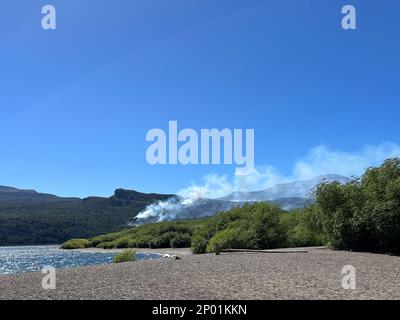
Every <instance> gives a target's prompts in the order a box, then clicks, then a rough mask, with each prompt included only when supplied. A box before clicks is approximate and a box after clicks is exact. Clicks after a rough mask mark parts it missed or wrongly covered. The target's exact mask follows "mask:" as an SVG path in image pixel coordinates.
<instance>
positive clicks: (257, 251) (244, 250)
mask: <svg viewBox="0 0 400 320" xmlns="http://www.w3.org/2000/svg"><path fill="white" fill-rule="evenodd" d="M221 251H222V252H255V253H307V252H308V250H305V249H297V250H296V249H288V250H285V249H271V250H253V249H223V250H221Z"/></svg>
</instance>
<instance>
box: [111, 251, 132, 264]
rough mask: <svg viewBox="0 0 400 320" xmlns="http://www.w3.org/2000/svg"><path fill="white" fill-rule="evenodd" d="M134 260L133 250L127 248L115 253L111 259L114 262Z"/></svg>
mask: <svg viewBox="0 0 400 320" xmlns="http://www.w3.org/2000/svg"><path fill="white" fill-rule="evenodd" d="M135 260H136V254H135V251H133V250H131V249H127V250H124V251H122V252H121V253H120V254H118V255H116V256H115V257H114V259H113V262H114V263H121V262H130V261H135Z"/></svg>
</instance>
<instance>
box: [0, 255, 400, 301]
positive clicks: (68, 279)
mask: <svg viewBox="0 0 400 320" xmlns="http://www.w3.org/2000/svg"><path fill="white" fill-rule="evenodd" d="M167 251H168V250H164V251H163V252H162V253H166V252H167ZM170 251H171V250H170ZM170 253H172V254H176V255H178V256H179V257H180V258H181V259H179V260H176V259H174V258H163V259H158V260H148V261H136V262H128V263H121V264H108V265H97V266H87V267H78V268H72V269H64V270H57V278H56V279H57V283H56V289H54V290H44V289H43V288H42V286H41V283H42V277H43V275H42V274H41V273H38V272H34V273H24V274H19V275H5V276H0V299H11V300H15V299H29V300H31V299H61V300H69V299H73V300H75V299H108V300H109V299H111V300H119V299H127V300H143V299H146V300H147V299H157V300H170V299H177V300H180V299H189V300H194V299H196V300H197V299H205V300H214V299H221V300H224V299H244V300H250V299H313V300H314V299H323V300H325V299H400V257H397V256H390V255H383V254H373V253H356V252H346V251H332V250H328V249H323V248H311V249H308V252H307V253H301V252H298V253H236V252H235V253H222V254H221V255H215V254H204V255H192V254H190V252H189V251H188V249H176V250H174V252H170ZM345 265H351V266H354V268H355V270H356V289H355V290H345V289H343V287H342V278H343V275H342V274H341V271H342V268H343V266H345Z"/></svg>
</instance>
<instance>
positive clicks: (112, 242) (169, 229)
mask: <svg viewBox="0 0 400 320" xmlns="http://www.w3.org/2000/svg"><path fill="white" fill-rule="evenodd" d="M204 221H205V220H202V219H200V220H187V221H175V222H160V223H154V224H146V225H143V226H140V227H134V228H130V229H125V230H122V231H120V232H116V233H110V234H107V235H101V236H97V237H94V238H91V239H89V240H87V241H88V242H89V246H90V247H97V248H104V249H112V248H152V249H158V248H188V247H190V246H191V242H192V235H193V232H194V230H195V229H196V228H197V227H199V226H200V225H202V224H203V223H204ZM67 243H68V242H67Z"/></svg>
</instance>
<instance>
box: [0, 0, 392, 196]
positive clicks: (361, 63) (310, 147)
mask: <svg viewBox="0 0 400 320" xmlns="http://www.w3.org/2000/svg"><path fill="white" fill-rule="evenodd" d="M349 3H350V4H353V5H354V6H355V7H356V9H357V30H352V31H344V30H343V29H342V28H341V24H340V23H341V18H342V15H341V8H342V6H343V5H345V4H349ZM45 4H53V5H54V6H55V7H56V9H57V30H54V31H44V30H42V29H41V18H42V14H41V7H42V6H43V5H45ZM399 14H400V3H399V2H398V1H396V0H391V1H389V0H383V1H377V0H375V1H367V0H362V1H357V0H350V1H335V0H331V1H320V0H298V1H295V0H279V1H269V0H259V1H258V0H251V1H247V0H246V1H244V0H240V1H239V0H229V1H228V0H218V1H215V0H201V1H200V0H196V1H195V0H152V1H148V0H140V1H138V0H113V1H110V0H107V1H105V0H85V1H78V0H68V1H67V0H48V1H46V2H44V1H36V0H30V1H23V0H13V1H2V2H1V4H0V136H1V138H2V139H1V140H0V148H1V149H0V150H1V157H0V185H11V186H15V187H20V188H34V189H37V190H39V191H42V192H50V193H55V194H59V195H67V196H81V197H84V196H88V195H105V196H108V195H110V194H112V192H113V190H114V189H115V188H118V187H124V188H130V189H137V190H140V191H145V192H164V193H174V192H177V191H178V190H181V189H183V188H185V187H187V186H189V185H191V184H193V183H195V184H202V183H204V177H205V176H207V175H209V174H215V175H213V176H212V177H213V179H214V180H218V179H222V180H224V179H225V180H228V181H229V183H230V184H235V182H232V181H233V180H234V179H235V178H234V171H235V166H234V165H231V166H229V165H220V166H204V165H203V166H201V165H199V166H179V165H175V166H173V165H172V166H150V165H149V164H147V162H146V158H145V153H146V148H147V146H148V143H146V141H145V136H146V133H147V131H148V130H149V129H152V128H165V129H166V128H167V126H168V121H169V120H177V121H178V124H179V125H180V126H181V128H184V127H189V128H194V129H196V130H199V129H201V128H214V127H215V128H219V129H222V128H243V129H245V128H254V129H255V162H256V165H257V166H258V167H259V168H260V169H258V170H259V173H260V172H261V173H260V175H261V176H262V179H264V180H263V182H261V183H260V184H259V185H257V187H258V186H262V185H268V184H269V183H272V181H277V182H279V181H281V180H282V181H286V180H288V179H289V180H290V178H307V177H308V176H311V175H312V174H319V173H328V172H327V171H332V172H331V173H343V174H358V173H359V171H360V170H361V168H362V167H363V166H368V165H372V164H376V163H377V162H379V161H380V160H382V159H383V158H385V157H387V156H393V155H397V153H398V152H399V150H400V149H399V146H398V143H400V130H399V129H398V123H399V118H400V109H399V105H400V104H399V102H400V81H399V78H398V77H399V74H400V61H399V56H400V44H399V41H398V39H399V33H400V20H399ZM388 142H390V143H388ZM346 161H347V162H346ZM355 163H356V164H357V166H355ZM304 167H305V169H304ZM344 167H345V168H344ZM299 168H300V169H299ZM301 168H302V169H301ZM310 168H311V169H310ZM271 172H273V177H275V178H276V179H275V180H271V177H270V173H271ZM224 175H225V176H226V177H224ZM209 177H210V176H209ZM256 179H258V178H256ZM266 179H267V180H268V179H269V180H268V181H265V180H266ZM225 182H226V181H225ZM258 182H259V181H258ZM250 184H251V183H250ZM252 187H254V188H255V187H256V186H255V185H252Z"/></svg>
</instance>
